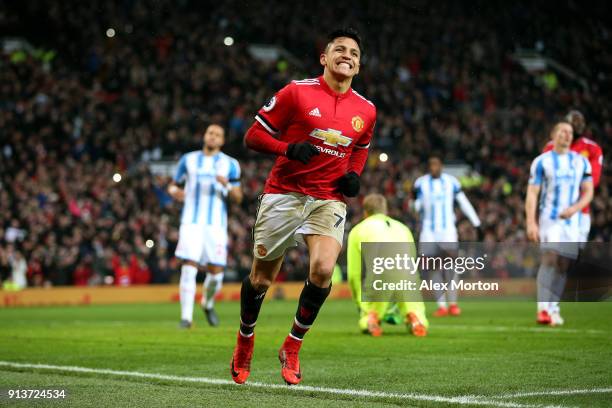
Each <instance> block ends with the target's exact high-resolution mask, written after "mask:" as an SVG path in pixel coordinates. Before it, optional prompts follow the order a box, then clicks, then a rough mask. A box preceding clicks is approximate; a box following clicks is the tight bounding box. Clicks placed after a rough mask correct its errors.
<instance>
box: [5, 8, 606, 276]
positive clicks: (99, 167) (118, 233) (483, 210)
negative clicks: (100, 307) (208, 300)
mask: <svg viewBox="0 0 612 408" xmlns="http://www.w3.org/2000/svg"><path fill="white" fill-rule="evenodd" d="M500 10H503V11H500ZM605 15H606V5H605V3H604V2H601V3H599V5H592V6H589V7H582V5H581V4H580V3H578V2H573V1H570V2H568V3H564V4H552V3H550V4H548V3H547V4H537V3H534V4H531V3H528V2H518V3H516V2H515V3H513V4H512V5H509V4H507V3H506V2H500V1H475V2H469V3H467V2H443V3H436V4H430V3H429V2H425V1H411V2H405V3H404V2H402V3H399V2H371V1H345V0H340V1H336V2H333V3H329V2H323V1H312V2H297V3H295V4H294V3H292V2H283V3H281V2H265V1H244V2H241V1H224V2H195V1H187V0H179V1H164V0H159V1H130V0H125V1H117V2H108V1H98V0H92V1H90V2H86V3H82V2H78V1H62V2H49V1H40V0H32V1H26V2H3V3H2V5H0V27H1V31H0V41H1V44H2V56H1V59H0V95H1V97H0V156H1V159H0V275H1V277H2V280H3V281H4V282H8V283H9V286H10V285H17V286H23V285H26V284H27V286H57V285H104V284H111V283H112V284H115V285H117V284H119V285H133V284H146V283H166V282H173V281H176V280H177V279H178V268H177V262H176V260H175V259H174V257H173V253H174V248H175V246H176V242H177V238H178V224H179V223H178V215H179V213H180V204H178V203H173V202H172V200H171V198H170V197H169V196H168V195H167V193H166V192H165V189H166V185H167V183H168V181H169V175H170V174H171V173H172V170H173V166H174V165H175V163H176V161H177V159H178V158H179V156H180V155H181V154H182V153H184V152H186V151H190V150H196V149H199V148H200V147H201V142H200V140H201V138H200V136H199V132H201V131H202V129H203V127H204V126H205V125H206V124H207V123H210V122H212V121H214V122H220V123H222V124H223V125H224V126H226V129H227V135H228V137H227V143H226V147H225V151H226V152H227V153H229V154H231V155H234V156H236V157H237V158H239V160H240V161H241V165H242V168H243V179H242V181H243V187H244V190H245V198H246V199H245V200H244V202H243V204H242V205H241V206H233V207H232V208H231V215H230V225H229V228H230V236H231V239H230V251H229V254H230V255H229V265H228V271H227V273H226V279H227V280H238V279H239V278H240V277H242V276H244V274H246V273H247V272H248V270H249V269H250V263H251V255H250V248H251V242H250V227H251V226H252V225H253V221H254V214H255V203H256V197H257V195H258V194H259V193H260V192H261V190H262V187H263V183H264V181H265V177H266V174H267V170H268V169H269V168H270V167H271V164H272V161H271V159H263V158H262V156H261V155H256V154H254V153H253V152H249V151H247V149H246V148H244V146H243V142H242V138H243V135H244V133H245V131H246V129H247V128H248V127H249V126H250V124H251V122H252V118H253V115H254V113H255V112H256V111H257V109H258V108H259V107H260V106H261V105H262V104H263V103H264V101H265V100H266V99H267V98H269V97H270V96H271V95H272V94H273V93H274V92H275V91H276V90H277V89H279V88H280V87H282V86H283V85H284V84H286V83H287V82H288V81H290V80H291V79H295V78H304V77H313V76H316V75H318V74H319V72H320V67H319V66H318V54H319V51H320V49H321V48H322V46H323V45H324V38H325V34H326V33H327V32H328V31H330V29H332V28H334V27H337V26H345V25H351V26H354V27H356V28H357V29H358V30H360V32H361V33H362V36H363V38H364V39H365V51H366V54H365V57H364V60H363V68H362V72H361V74H360V75H359V77H358V78H357V80H356V83H355V84H354V86H355V88H356V89H357V90H358V91H359V92H361V93H362V94H364V95H367V97H368V98H370V99H371V100H373V101H374V102H375V104H376V105H377V107H378V112H379V113H378V115H379V116H378V123H377V129H376V133H375V137H374V139H373V148H372V151H371V155H370V158H369V161H368V164H367V168H366V171H365V173H364V177H363V180H364V183H363V184H364V186H363V189H362V196H363V194H366V193H368V192H383V193H384V194H385V196H386V197H387V198H388V199H389V200H390V204H391V205H390V208H391V215H392V216H394V217H396V218H398V219H401V220H402V221H405V222H406V223H408V224H409V225H410V226H411V227H413V230H415V229H416V225H415V217H414V214H413V213H411V210H410V208H409V202H410V200H411V184H412V182H413V180H414V179H415V178H416V177H417V176H418V175H420V174H422V173H423V172H424V171H425V167H424V166H425V163H426V158H427V157H428V155H429V154H431V153H432V152H438V153H441V154H442V156H443V158H444V160H445V162H446V164H447V170H448V171H450V172H452V173H454V174H455V175H457V176H458V177H459V178H460V180H461V182H462V184H463V185H464V189H465V190H466V192H467V194H468V196H469V198H470V200H471V201H472V202H473V203H474V205H475V207H476V209H477V211H478V213H479V215H480V218H481V219H482V220H483V225H484V232H485V233H484V236H483V237H481V238H483V239H485V240H489V241H497V242H524V241H525V232H524V215H523V213H524V211H523V199H524V196H525V188H526V183H527V175H528V170H529V163H530V161H531V160H532V159H533V158H534V157H535V156H536V155H537V154H538V153H539V152H540V151H541V148H542V146H543V145H544V144H545V142H546V141H547V138H548V136H547V134H548V130H549V127H550V126H551V123H552V121H553V120H554V119H555V118H558V117H561V116H562V115H564V114H566V113H567V111H568V110H569V109H579V110H581V111H582V112H583V113H584V114H585V116H586V119H587V126H588V132H589V133H590V134H591V135H592V137H593V138H594V139H595V140H596V141H597V142H598V143H600V144H601V145H602V147H603V150H604V154H605V153H606V152H607V151H609V150H610V147H611V146H610V140H612V124H611V123H610V106H611V105H610V96H609V95H610V91H611V90H612V79H611V76H610V72H612V59H611V55H612V54H611V53H610V35H611V32H610V27H609V25H608V24H607V23H606V22H605V21H604V16H605ZM609 171H610V170H609V168H608V166H605V165H604V174H603V179H602V183H601V186H600V188H599V189H598V190H597V191H596V194H595V199H594V202H593V204H592V209H593V226H592V230H591V238H592V240H597V241H606V242H607V241H609V239H610V234H611V231H612V223H611V222H610V221H611V219H612V206H610V193H609V191H610V187H611V186H610V181H611V180H612V179H610V177H608V174H609ZM357 203H358V200H356V201H353V202H352V204H353V206H352V211H351V213H350V218H349V220H350V222H348V223H347V228H350V227H351V226H352V225H354V224H355V222H357V221H358V219H359V216H360V213H359V210H358V205H356V204H357ZM458 216H459V217H460V218H459V219H461V220H463V221H461V222H460V228H459V230H460V236H461V239H462V240H476V239H477V238H478V237H477V235H476V232H475V231H474V230H473V229H472V228H471V226H470V225H469V223H468V222H467V221H466V220H465V219H463V218H462V215H461V214H458ZM306 262H307V258H306V255H305V252H304V251H301V250H296V251H292V252H290V254H289V256H288V258H287V261H286V262H285V265H284V267H283V271H282V273H281V276H280V279H282V280H297V279H302V277H303V276H304V270H305V266H306ZM500 273H508V272H507V271H506V272H500Z"/></svg>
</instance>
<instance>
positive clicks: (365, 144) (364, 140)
mask: <svg viewBox="0 0 612 408" xmlns="http://www.w3.org/2000/svg"><path fill="white" fill-rule="evenodd" d="M375 127H376V108H374V116H373V117H372V123H371V125H370V127H369V128H368V130H367V131H366V132H365V133H364V134H363V135H361V137H360V138H359V140H357V142H356V143H355V148H356V149H368V148H369V147H370V142H371V141H372V136H373V135H374V128H375Z"/></svg>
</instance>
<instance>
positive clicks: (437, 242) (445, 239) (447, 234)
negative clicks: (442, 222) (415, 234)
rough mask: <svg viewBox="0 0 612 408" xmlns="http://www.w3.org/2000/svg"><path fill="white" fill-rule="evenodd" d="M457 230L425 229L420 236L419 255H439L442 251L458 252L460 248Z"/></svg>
mask: <svg viewBox="0 0 612 408" xmlns="http://www.w3.org/2000/svg"><path fill="white" fill-rule="evenodd" d="M458 241H459V239H458V237H457V229H456V228H452V229H451V228H449V229H445V230H438V231H431V230H429V229H423V230H422V231H421V235H420V236H419V253H421V254H423V255H437V254H438V253H439V252H440V250H442V251H450V252H453V251H457V249H458V248H459V244H458Z"/></svg>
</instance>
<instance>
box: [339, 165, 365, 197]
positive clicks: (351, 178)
mask: <svg viewBox="0 0 612 408" xmlns="http://www.w3.org/2000/svg"><path fill="white" fill-rule="evenodd" d="M338 187H340V192H341V193H342V194H344V195H345V196H347V197H355V196H356V195H357V194H359V187H360V182H359V176H358V175H357V173H355V172H354V171H351V172H350V173H346V174H345V175H344V176H342V177H340V180H338Z"/></svg>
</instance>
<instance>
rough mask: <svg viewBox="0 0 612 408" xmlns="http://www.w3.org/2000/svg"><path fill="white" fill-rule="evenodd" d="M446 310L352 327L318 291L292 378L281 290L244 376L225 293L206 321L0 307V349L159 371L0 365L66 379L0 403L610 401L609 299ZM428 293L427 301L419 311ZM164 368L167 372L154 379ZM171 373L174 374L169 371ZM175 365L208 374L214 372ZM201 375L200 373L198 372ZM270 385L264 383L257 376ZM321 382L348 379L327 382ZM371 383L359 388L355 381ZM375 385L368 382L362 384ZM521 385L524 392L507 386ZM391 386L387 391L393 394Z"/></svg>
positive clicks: (350, 313)
mask: <svg viewBox="0 0 612 408" xmlns="http://www.w3.org/2000/svg"><path fill="white" fill-rule="evenodd" d="M462 306H463V311H464V313H463V315H462V316H460V317H447V318H441V319H440V318H439V319H435V318H431V319H430V322H431V328H430V333H429V336H428V337H426V338H415V337H413V336H410V335H408V334H407V332H406V328H405V327H404V326H384V329H385V333H384V335H383V336H382V337H380V338H372V337H368V336H365V335H362V334H360V333H359V331H358V329H357V314H356V310H355V307H354V305H353V304H352V303H351V302H350V301H346V300H343V301H340V300H337V301H331V300H330V301H328V302H327V303H326V304H325V306H324V307H323V309H322V311H321V314H320V316H319V318H318V320H317V321H316V323H315V325H314V326H313V329H312V330H311V331H310V332H309V333H308V334H307V335H306V339H305V342H304V346H303V347H302V352H301V355H300V357H301V362H302V371H303V378H304V379H303V382H302V384H303V385H305V386H310V387H325V388H326V390H320V389H317V388H308V387H306V388H300V387H292V388H289V387H287V386H285V385H284V383H283V382H282V379H281V377H280V369H279V363H278V359H277V351H278V348H279V346H280V344H281V343H282V341H283V339H284V337H285V335H286V334H287V332H288V330H289V328H290V325H291V321H292V317H293V314H294V310H295V302H294V301H270V302H266V303H265V304H264V308H263V310H262V313H261V316H260V319H259V321H258V325H257V330H256V333H257V334H256V346H255V355H254V359H253V364H252V371H251V377H250V378H249V382H257V383H260V384H261V385H259V386H238V385H233V384H229V383H227V382H226V381H227V380H231V379H230V375H229V361H230V358H231V353H232V349H233V346H234V342H235V335H236V331H237V323H238V309H239V305H238V304H237V303H234V302H226V303H221V304H218V306H217V309H218V312H219V316H220V318H221V320H222V323H221V326H220V327H218V328H211V327H208V326H207V325H206V323H205V321H204V317H203V314H202V313H201V312H200V311H199V310H197V311H196V314H195V316H196V323H195V326H194V328H192V329H191V330H187V331H185V330H183V331H182V330H179V329H178V315H179V306H178V305H177V304H163V305H161V304H160V305H113V306H87V307H48V308H16V309H0V360H1V361H3V362H17V363H25V364H49V365H55V366H79V367H87V368H92V369H111V370H121V371H130V372H139V373H155V374H161V375H162V376H161V377H159V378H143V377H137V376H133V375H117V373H115V374H111V373H102V372H97V371H95V372H85V373H82V372H72V371H66V370H63V369H59V368H54V369H43V368H40V367H39V368H36V367H15V366H7V365H6V364H4V365H0V388H1V389H4V393H5V395H6V389H7V388H20V389H27V388H41V387H55V388H66V389H67V390H68V397H67V399H66V400H62V401H49V400H28V401H26V400H22V401H16V400H8V399H7V398H6V396H4V397H0V406H3V405H4V406H23V407H25V406H41V407H52V406H53V407H55V406H58V407H59V406H62V407H63V406H77V407H81V406H83V407H123V406H129V407H185V406H211V407H227V406H233V407H247V406H251V407H263V406H281V407H286V406H291V407H309V408H313V407H355V406H357V407H385V406H415V407H438V406H449V407H460V406H492V407H517V408H524V407H535V406H559V407H576V406H580V407H606V406H608V407H609V406H611V405H612V347H611V344H612V343H611V342H610V338H611V337H612V303H609V302H608V303H568V304H564V305H562V312H563V315H564V317H565V319H566V325H565V326H563V327H561V328H548V327H538V326H536V325H535V322H534V320H535V304H534V303H529V302H515V303H501V302H471V303H467V302H466V303H463V305H462ZM433 307H434V305H432V304H428V311H430V312H431V311H432V310H433ZM164 376H167V377H164ZM171 376H174V377H171ZM184 377H206V378H208V379H221V380H223V382H221V383H220V384H212V383H210V381H209V382H198V381H197V380H195V381H189V380H185V379H184ZM207 381H208V380H207ZM267 384H273V385H274V386H267ZM330 388H335V389H343V390H359V391H361V392H362V395H351V394H350V391H349V392H347V391H333V390H331V391H330V390H329V389H330ZM364 390H365V391H372V393H370V394H367V393H366V394H367V395H363V391H364ZM376 392H378V393H376ZM521 393H534V394H535V395H516V394H521ZM397 394H401V395H397Z"/></svg>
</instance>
